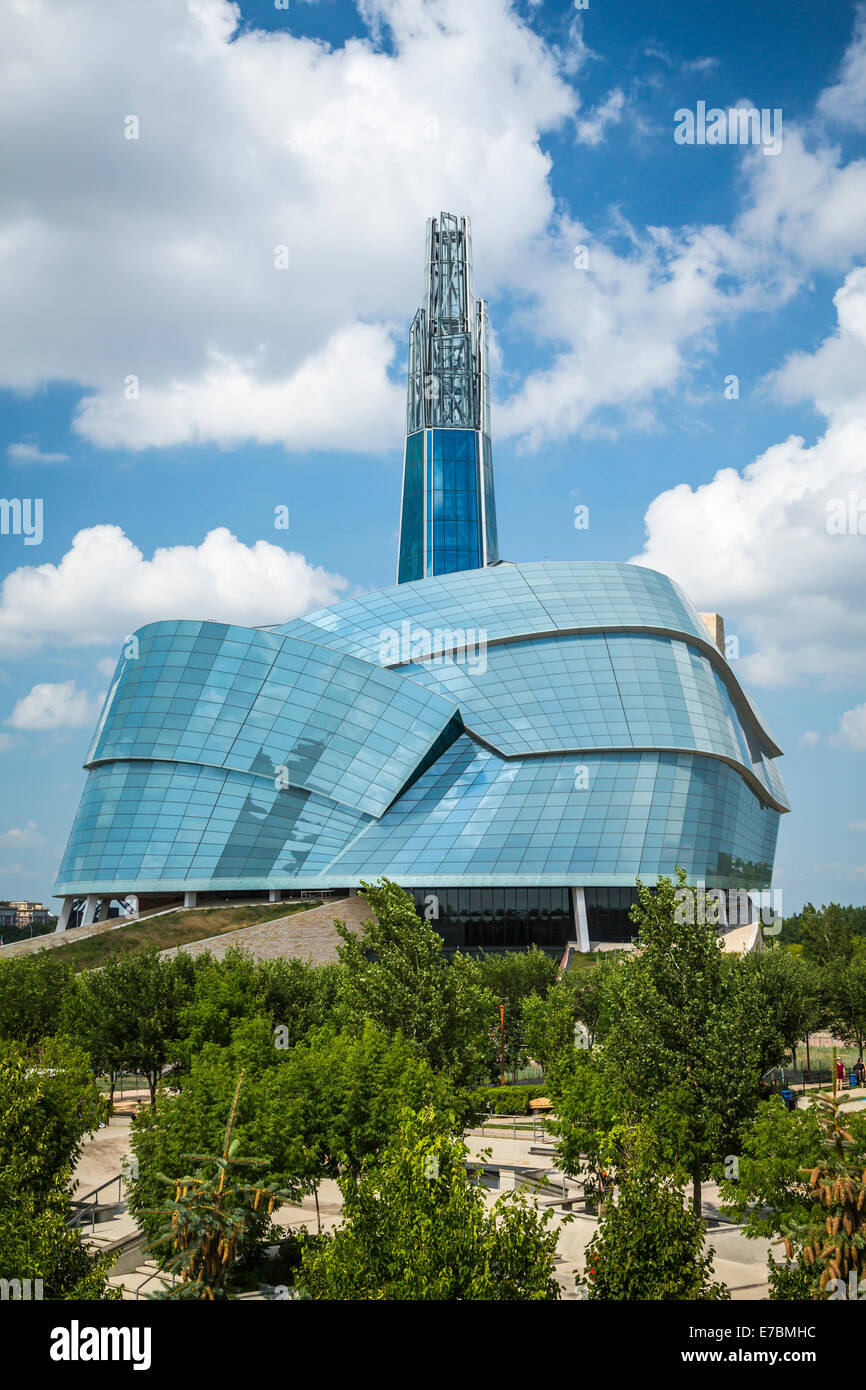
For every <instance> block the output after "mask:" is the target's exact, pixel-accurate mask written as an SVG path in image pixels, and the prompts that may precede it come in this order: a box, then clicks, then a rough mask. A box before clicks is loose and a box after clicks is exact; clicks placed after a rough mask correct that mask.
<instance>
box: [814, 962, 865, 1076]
mask: <svg viewBox="0 0 866 1390" xmlns="http://www.w3.org/2000/svg"><path fill="white" fill-rule="evenodd" d="M821 997H822V999H823V1003H824V1012H825V1017H826V1020H827V1023H828V1025H829V1027H830V1028H831V1029H832V1031H833V1032H834V1033H835V1034H836V1036H837V1037H840V1038H844V1039H845V1041H846V1042H850V1043H853V1045H854V1046H855V1047H856V1048H857V1052H858V1056H859V1057H861V1058H862V1056H863V1045H864V1042H866V954H864V953H862V952H857V953H856V954H854V955H852V956H850V957H848V958H847V959H846V958H844V957H841V956H836V957H834V959H832V960H831V961H830V962H829V963H828V964H827V965H826V966H825V968H824V970H823V971H822V973H821Z"/></svg>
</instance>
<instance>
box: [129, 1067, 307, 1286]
mask: <svg viewBox="0 0 866 1390" xmlns="http://www.w3.org/2000/svg"><path fill="white" fill-rule="evenodd" d="M243 1080H244V1074H243V1072H241V1075H240V1077H239V1079H238V1083H237V1087H236V1089H235V1093H234V1098H233V1100H232V1107H231V1111H230V1113H229V1119H228V1124H227V1126H226V1131H225V1138H224V1141H223V1146H222V1152H221V1153H216V1154H210V1153H205V1154H184V1158H185V1159H186V1160H187V1161H188V1162H194V1163H197V1164H199V1165H202V1164H208V1165H211V1166H212V1167H213V1168H215V1169H216V1172H215V1173H207V1172H205V1171H204V1168H203V1167H201V1166H199V1167H198V1168H197V1169H196V1171H195V1172H194V1173H191V1174H185V1175H184V1176H182V1177H179V1178H167V1177H163V1181H164V1182H166V1183H169V1184H170V1185H172V1184H173V1185H174V1189H175V1191H174V1199H173V1201H171V1202H168V1203H166V1204H164V1205H163V1206H161V1207H158V1208H157V1209H156V1210H154V1211H151V1212H148V1215H149V1216H151V1217H163V1218H167V1222H166V1224H165V1226H164V1227H163V1229H162V1230H161V1231H160V1233H159V1235H158V1236H157V1237H156V1238H155V1240H154V1241H153V1242H152V1245H151V1251H152V1252H153V1253H157V1252H159V1253H161V1254H162V1259H163V1267H164V1268H165V1269H166V1270H167V1272H168V1273H170V1274H172V1275H174V1276H179V1278H180V1283H179V1284H177V1285H175V1286H174V1287H173V1288H171V1289H167V1290H165V1291H164V1292H162V1293H159V1294H155V1295H154V1297H156V1298H169V1299H183V1298H198V1299H207V1300H209V1301H211V1302H213V1301H214V1300H222V1299H227V1298H231V1297H232V1292H231V1281H232V1275H233V1273H234V1267H235V1262H236V1260H237V1256H238V1250H239V1248H240V1247H241V1245H242V1243H243V1241H244V1238H245V1237H247V1236H248V1235H249V1233H250V1232H251V1231H254V1232H255V1235H256V1236H257V1237H259V1238H261V1237H262V1234H263V1233H262V1229H261V1226H262V1220H263V1218H264V1217H265V1216H267V1217H268V1218H270V1217H271V1215H272V1214H273V1212H274V1210H275V1208H279V1206H280V1205H282V1203H283V1201H285V1200H287V1199H289V1200H290V1199H291V1198H292V1197H293V1196H294V1195H295V1194H294V1193H291V1192H286V1191H283V1190H281V1189H280V1188H279V1187H277V1186H276V1184H274V1183H267V1182H253V1181H249V1182H244V1181H242V1176H243V1175H242V1173H237V1172H236V1171H235V1170H236V1169H242V1170H243V1169H246V1168H262V1167H264V1166H265V1165H266V1164H267V1163H268V1159H267V1158H266V1157H263V1156H260V1157H241V1156H240V1155H239V1154H238V1147H239V1145H238V1140H237V1139H236V1138H234V1139H233V1138H232V1129H233V1127H234V1120H235V1115H236V1112H237V1105H238V1098H239V1096H240V1092H241V1087H242V1086H243ZM160 1176H162V1175H160Z"/></svg>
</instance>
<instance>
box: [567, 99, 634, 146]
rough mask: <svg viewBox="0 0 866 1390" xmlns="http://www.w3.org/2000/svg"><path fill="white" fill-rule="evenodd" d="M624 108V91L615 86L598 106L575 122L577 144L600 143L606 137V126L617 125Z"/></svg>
mask: <svg viewBox="0 0 866 1390" xmlns="http://www.w3.org/2000/svg"><path fill="white" fill-rule="evenodd" d="M624 109H625V92H624V91H623V90H622V88H621V87H615V88H614V90H613V91H612V92H610V93H609V94H608V95H607V96H606V97H605V99H604V101H602V102H600V103H599V105H598V106H596V107H594V108H593V109H592V111H590V112H589V114H588V115H587V116H581V117H580V119H579V120H578V122H577V142H578V144H579V145H600V144H601V142H602V141H603V140H604V139H605V138H606V135H607V128H608V126H611V125H619V122H620V121H621V120H622V114H623V110H624Z"/></svg>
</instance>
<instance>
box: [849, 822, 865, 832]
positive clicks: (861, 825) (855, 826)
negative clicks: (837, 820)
mask: <svg viewBox="0 0 866 1390" xmlns="http://www.w3.org/2000/svg"><path fill="white" fill-rule="evenodd" d="M848 829H849V830H866V820H849V822H848Z"/></svg>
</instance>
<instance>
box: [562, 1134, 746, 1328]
mask: <svg viewBox="0 0 866 1390" xmlns="http://www.w3.org/2000/svg"><path fill="white" fill-rule="evenodd" d="M661 1150H662V1146H660V1144H659V1142H658V1140H657V1138H656V1136H654V1135H653V1133H652V1131H651V1129H650V1128H649V1126H647V1125H646V1124H645V1123H639V1124H636V1125H632V1126H629V1125H625V1126H622V1125H619V1126H614V1127H613V1129H611V1130H610V1131H609V1133H608V1134H607V1136H606V1140H605V1144H604V1152H603V1161H604V1163H605V1167H606V1170H607V1171H608V1173H609V1175H610V1177H611V1181H612V1182H615V1183H616V1201H615V1202H614V1201H608V1202H605V1203H604V1205H603V1207H602V1210H601V1215H600V1219H599V1224H598V1227H597V1229H596V1232H595V1234H594V1236H593V1238H592V1240H591V1241H590V1242H589V1245H588V1246H587V1249H586V1257H587V1265H586V1269H585V1271H584V1280H585V1286H586V1288H587V1290H588V1295H589V1298H591V1299H617V1300H623V1301H632V1300H636V1299H642V1300H650V1299H653V1300H674V1299H676V1300H696V1299H712V1300H720V1299H728V1298H730V1293H729V1292H728V1290H727V1288H726V1287H725V1286H724V1284H719V1283H714V1282H713V1280H712V1273H713V1257H712V1252H711V1251H708V1252H707V1253H704V1248H703V1247H704V1238H705V1236H706V1223H705V1222H704V1221H702V1220H700V1219H699V1218H698V1217H697V1216H696V1215H695V1214H694V1212H692V1211H689V1210H688V1209H687V1207H686V1205H685V1202H684V1198H683V1178H684V1174H682V1173H677V1172H676V1170H674V1171H667V1172H666V1171H665V1170H664V1155H663V1153H662V1151H661ZM660 1164H661V1165H662V1166H661V1167H660Z"/></svg>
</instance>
